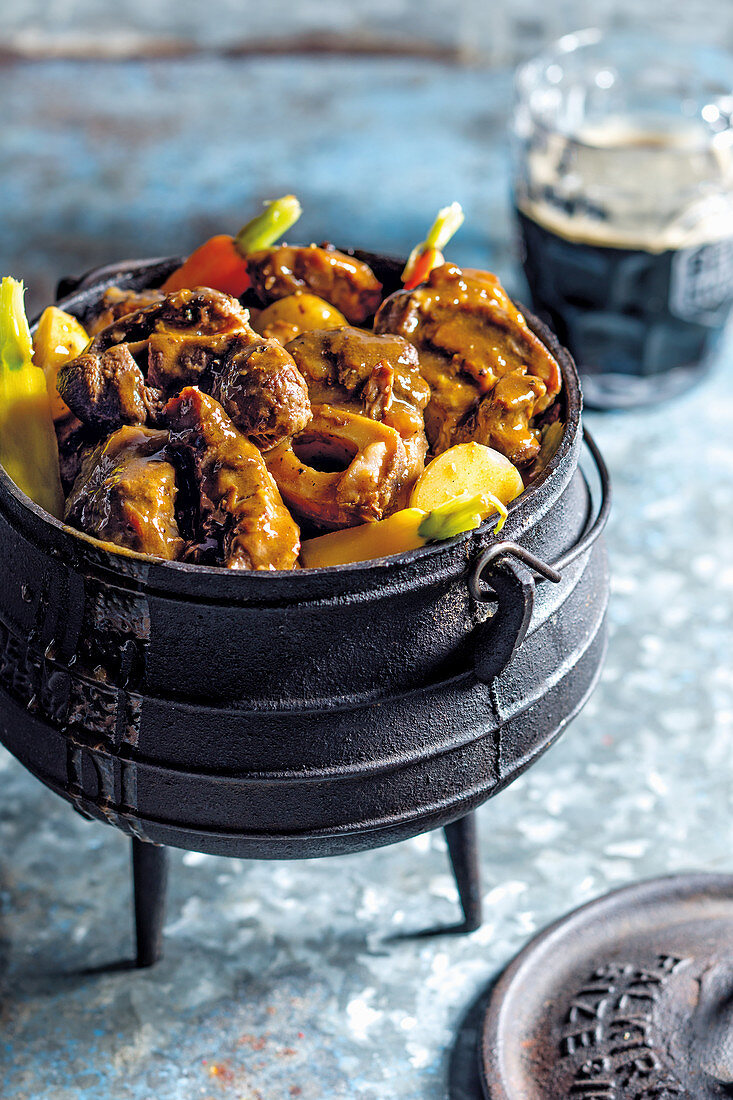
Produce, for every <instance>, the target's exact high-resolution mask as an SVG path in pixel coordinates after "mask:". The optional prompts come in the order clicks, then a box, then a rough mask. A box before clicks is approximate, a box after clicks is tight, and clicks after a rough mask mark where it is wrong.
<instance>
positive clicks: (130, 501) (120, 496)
mask: <svg viewBox="0 0 733 1100" xmlns="http://www.w3.org/2000/svg"><path fill="white" fill-rule="evenodd" d="M167 444H168V433H167V432H162V431H154V430H153V429H151V428H141V427H132V426H129V425H128V426H125V427H122V428H118V429H117V431H116V432H113V433H112V435H111V436H110V437H109V438H108V439H106V440H104V441H103V442H101V443H99V444H97V446H96V447H94V448H92V449H91V450H90V451H89V452H88V453H87V454H86V456H85V457H84V459H83V461H82V466H81V471H80V473H79V476H78V477H77V479H76V482H75V483H74V488H73V489H72V491H71V494H70V495H69V498H68V500H67V501H66V512H65V515H66V520H67V522H68V523H71V524H73V525H74V526H75V527H78V528H80V529H81V530H82V531H86V533H87V534H89V535H94V536H95V537H96V538H98V539H102V540H103V541H105V542H112V543H115V544H116V545H117V546H125V547H127V548H128V549H130V550H137V551H139V552H140V553H142V554H153V555H155V556H156V557H159V558H166V559H168V560H174V559H176V558H178V557H179V556H180V554H181V552H182V550H183V540H182V539H181V537H180V535H179V531H178V526H177V524H176V515H175V502H176V480H175V472H174V469H173V466H172V465H171V463H170V462H169V461H168V457H167V450H166V448H167Z"/></svg>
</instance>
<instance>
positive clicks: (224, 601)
mask: <svg viewBox="0 0 733 1100" xmlns="http://www.w3.org/2000/svg"><path fill="white" fill-rule="evenodd" d="M358 255H363V256H364V257H365V258H367V259H368V260H369V262H371V263H372V265H373V266H374V268H375V270H376V273H377V275H378V277H380V278H381V279H382V281H383V282H384V284H385V289H387V290H389V289H392V288H394V287H395V286H397V285H398V272H399V270H400V267H401V265H400V264H396V263H395V262H394V261H390V260H387V259H385V258H383V257H375V256H373V255H370V254H363V253H360V254H358ZM177 262H179V261H177V260H174V259H171V260H165V261H144V262H135V263H130V264H126V265H122V266H119V265H118V266H116V267H112V268H105V269H98V270H97V271H95V272H93V273H91V274H90V275H89V276H87V277H86V279H84V280H82V281H81V283H78V284H76V289H75V290H74V292H73V293H71V294H69V295H67V297H65V298H63V299H61V300H60V301H59V303H58V304H59V305H60V306H61V307H62V308H64V309H67V310H69V311H70V312H72V313H74V314H76V315H77V316H78V317H79V318H80V319H81V320H82V321H84V319H85V317H86V316H87V315H88V312H89V311H90V309H91V307H92V306H93V305H94V304H95V303H96V302H97V301H98V299H99V298H100V296H101V294H102V293H103V292H104V290H105V289H106V287H107V286H109V285H111V284H112V283H114V284H116V285H121V286H125V287H136V288H142V287H146V286H155V285H159V284H160V282H161V281H162V280H163V279H164V278H165V276H166V275H167V274H168V272H169V271H171V270H172V269H173V267H174V266H175V265H176V263H177ZM68 288H69V284H67V289H68ZM529 320H530V324H531V325H532V327H533V329H534V330H535V332H537V334H538V335H539V336H540V337H541V339H543V340H544V342H545V343H546V344H547V346H548V347H549V348H550V349H551V350H552V352H553V353H554V354H555V356H556V357H557V359H558V360H559V362H560V365H561V368H562V373H563V382H564V386H563V394H562V401H563V402H564V411H563V419H565V421H566V427H565V432H564V435H563V438H562V442H561V444H560V447H559V450H558V452H557V454H556V455H555V457H554V459H553V460H552V462H551V464H550V466H549V468H548V469H547V470H546V471H545V472H544V474H543V476H542V477H540V478H539V479H538V481H537V482H536V483H535V484H533V485H532V486H531V487H530V488H529V489H528V490H527V491H526V492H525V493H524V494H522V496H520V497H519V498H518V499H517V500H516V501H514V502H513V504H512V505H511V506H510V510H509V518H508V520H507V522H506V525H505V527H504V529H503V531H502V532H501V535H500V536H498V537H497V536H495V535H494V534H493V522H492V521H489V523H487V524H485V525H484V526H483V527H481V528H480V529H478V530H477V531H475V532H471V533H470V534H468V535H464V536H460V537H459V538H456V539H454V540H452V541H450V542H446V543H440V544H436V545H432V546H428V547H425V548H423V549H421V550H416V551H412V552H410V553H406V554H402V555H400V556H398V557H392V558H388V559H383V560H380V561H375V562H367V563H363V564H360V565H349V566H342V567H337V568H332V569H324V570H302V571H297V572H288V573H255V572H252V573H250V572H232V571H227V570H223V569H210V568H206V567H201V566H194V565H188V564H182V563H175V562H174V563H170V562H162V561H155V560H153V559H148V558H145V557H143V556H141V555H135V554H132V553H127V552H124V551H123V552H120V551H112V550H110V549H109V548H107V547H106V546H105V545H103V544H101V543H98V542H96V541H95V540H93V539H90V538H88V537H87V536H85V535H83V534H80V533H79V532H78V531H76V530H73V529H72V528H69V527H67V526H65V525H64V524H62V523H60V522H57V521H55V520H54V519H52V518H50V517H49V516H48V515H47V514H46V513H45V512H43V511H42V510H41V509H39V508H38V507H36V506H35V505H34V504H32V503H31V502H30V501H29V500H28V499H27V498H26V497H25V496H24V495H23V494H22V493H21V492H20V491H19V490H18V489H17V488H16V487H15V486H14V485H13V483H12V482H11V481H10V480H9V478H8V477H7V476H6V475H5V473H4V472H3V471H2V470H0V556H1V557H2V562H3V572H2V583H1V584H0V740H2V742H3V743H4V744H5V745H6V746H7V748H8V749H10V751H11V752H12V753H13V754H14V755H15V756H16V757H17V758H18V759H19V760H20V761H21V763H22V764H24V765H25V766H26V767H27V768H29V769H30V771H32V772H33V773H34V774H35V775H36V776H37V777H38V778H39V779H41V780H42V781H43V782H44V783H45V784H47V785H48V786H49V787H51V788H52V789H53V790H55V791H56V792H57V793H59V794H61V795H62V796H63V797H65V798H67V799H68V800H70V801H71V802H72V803H73V804H74V805H75V806H76V808H77V809H78V810H79V811H80V812H81V813H82V814H85V815H87V816H89V817H91V818H97V819H99V820H102V821H106V822H109V823H111V824H113V825H116V826H117V827H118V828H120V829H122V830H123V831H124V832H126V833H128V834H130V835H132V836H133V837H137V838H138V839H142V840H150V841H153V842H156V843H158V844H165V845H174V846H178V847H182V848H189V849H194V850H196V851H201V852H209V853H216V854H221V855H231V856H244V857H257V858H280V857H287V858H292V857H301V856H302V857H310V856H317V855H332V854H337V853H343V852H350V851H356V850H359V849H364V848H371V847H375V846H377V845H380V844H386V843H390V842H392V841H397V840H400V839H403V838H406V837H409V836H413V835H415V834H417V833H420V832H424V831H426V830H428V829H433V828H437V827H439V826H444V825H447V824H449V823H450V822H453V821H456V820H457V819H458V818H460V817H463V816H464V815H466V814H467V813H469V812H470V811H471V810H473V809H474V808H475V807H476V806H477V805H479V804H480V803H481V802H483V801H484V800H485V799H487V798H489V797H491V796H492V795H494V794H496V793H497V792H498V791H500V790H501V789H502V787H504V786H506V784H507V783H509V782H510V781H511V780H512V779H513V778H515V777H516V776H517V775H518V774H519V773H520V772H521V771H522V770H523V769H524V768H526V767H527V766H528V765H529V764H530V763H531V762H532V761H533V760H534V759H535V758H536V757H537V756H538V755H539V754H540V753H541V752H542V751H544V750H545V749H546V748H547V747H548V746H549V745H550V744H551V743H552V741H553V740H554V739H555V737H556V736H557V735H558V734H559V733H560V731H561V730H562V729H563V728H564V726H565V725H566V723H567V722H568V720H569V719H570V718H571V717H572V716H573V715H574V714H575V713H576V712H577V711H578V709H579V708H580V707H581V705H582V704H583V702H584V701H585V699H586V698H587V696H588V694H589V692H590V690H591V688H592V686H593V684H594V682H595V680H596V677H597V675H598V672H599V668H600V664H601V660H602V656H603V650H604V640H605V631H604V615H605V608H606V601H607V594H608V576H607V568H606V559H605V552H604V549H603V545H602V542H601V541H600V540H598V539H597V538H596V536H597V534H598V532H599V531H600V529H601V527H602V524H603V521H604V520H605V514H606V510H607V501H606V502H605V503H604V504H603V505H602V507H601V511H600V514H599V515H598V516H597V517H596V518H594V508H593V504H592V501H591V495H590V492H589V489H588V486H587V483H586V481H585V479H584V477H583V476H582V475H581V473H580V471H579V469H578V457H579V453H580V449H581V443H582V432H581V426H580V414H581V396H580V390H579V385H578V378H577V374H576V371H575V367H574V365H573V363H572V360H571V359H570V357H569V356H568V355H567V353H566V352H564V351H563V349H561V348H560V347H559V346H558V344H557V342H556V340H555V339H554V337H553V336H552V335H551V334H550V333H549V331H548V330H547V329H545V328H544V327H543V326H542V325H541V324H540V323H539V322H537V321H535V320H533V319H532V318H530V319H529ZM593 453H594V455H595V458H596V461H597V463H600V469H601V471H602V472H603V464H602V460H601V459H600V456H599V455H598V454H597V451H595V448H593ZM522 558H524V559H525V560H524V561H522V560H520V559H522ZM543 563H556V571H555V570H553V569H552V568H547V565H546V564H543ZM538 572H539V573H544V574H545V575H546V576H548V577H552V578H553V579H554V580H555V581H556V582H557V583H554V584H553V583H550V581H548V580H542V581H540V583H535V579H534V578H535V576H536V575H537V573H538ZM558 573H559V574H560V579H559V581H558V580H557V577H558Z"/></svg>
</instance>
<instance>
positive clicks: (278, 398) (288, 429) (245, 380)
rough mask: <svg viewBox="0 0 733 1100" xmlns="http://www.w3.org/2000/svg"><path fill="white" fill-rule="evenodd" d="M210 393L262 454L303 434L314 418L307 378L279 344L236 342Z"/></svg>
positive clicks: (266, 341) (270, 341)
mask: <svg viewBox="0 0 733 1100" xmlns="http://www.w3.org/2000/svg"><path fill="white" fill-rule="evenodd" d="M211 392H212V394H213V396H214V397H216V398H217V400H218V401H220V402H221V404H222V405H223V406H224V408H225V409H226V411H227V413H228V414H229V416H230V417H231V418H232V420H233V421H234V423H235V424H236V426H237V427H238V428H239V430H240V431H241V432H243V433H244V435H246V436H247V438H248V439H251V440H252V442H253V443H256V444H257V446H258V447H260V448H261V450H268V449H269V448H270V447H275V446H277V444H278V443H281V442H282V441H283V440H284V439H288V438H289V437H290V436H292V435H295V434H296V433H297V432H300V431H302V430H303V428H305V426H306V424H307V423H308V421H309V420H310V418H311V403H310V399H309V397H308V387H307V386H306V383H305V380H304V378H303V375H302V374H301V373H300V371H299V370H298V368H297V366H296V365H295V361H294V360H293V357H292V356H291V355H290V354H289V353H288V352H287V351H286V350H285V348H284V347H283V346H282V344H280V343H278V341H277V340H258V341H257V342H256V343H251V344H249V345H248V346H245V347H242V346H241V341H238V343H236V344H232V346H231V347H230V349H229V354H228V355H227V357H226V359H225V361H224V363H223V364H222V366H221V368H220V370H219V371H218V372H217V373H216V374H215V375H214V380H213V383H212V386H211Z"/></svg>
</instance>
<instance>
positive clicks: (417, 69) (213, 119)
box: [0, 58, 733, 1100]
mask: <svg viewBox="0 0 733 1100" xmlns="http://www.w3.org/2000/svg"><path fill="white" fill-rule="evenodd" d="M509 86H510V81H509V77H508V75H507V72H506V70H502V69H497V70H496V71H494V72H485V71H478V70H463V69H452V68H450V67H448V66H446V65H441V64H436V63H428V62H419V61H415V60H412V61H398V60H392V61H388V60H373V59H362V60H355V59H353V58H352V59H348V60H344V59H343V58H318V59H316V60H314V59H307V58H298V59H294V60H287V59H284V58H273V59H244V60H228V61H224V60H220V59H219V60H216V59H213V58H208V59H207V58H192V59H189V60H177V61H167V62H163V61H159V62H150V61H149V62H139V63H129V64H124V65H118V64H112V63H107V64H101V63H92V62H89V63H85V64H76V63H69V62H54V63H50V62H44V63H38V62H35V63H24V64H17V65H11V66H6V67H4V68H0V101H2V103H3V105H4V107H5V111H4V125H3V131H2V135H1V136H0V165H1V166H2V167H1V169H0V171H1V173H2V175H1V176H0V196H1V197H2V212H3V218H2V222H1V223H0V268H2V270H8V271H12V272H13V273H15V274H20V275H23V276H25V277H26V278H27V279H28V281H29V283H30V285H31V288H32V296H33V300H34V302H35V303H36V304H40V303H41V302H42V301H43V300H45V299H46V298H48V296H49V294H50V293H51V290H52V287H53V284H54V281H55V279H56V278H57V277H58V276H59V275H61V274H63V273H66V272H73V271H79V270H82V269H83V268H84V267H85V266H89V265H90V264H92V263H96V262H100V261H103V260H111V259H117V258H120V257H124V256H130V255H151V254H155V253H167V252H172V251H177V250H182V251H185V250H186V249H187V248H189V247H190V246H192V245H193V244H194V243H196V242H197V241H198V240H200V239H201V238H202V237H203V236H204V235H205V234H207V233H208V232H209V231H211V230H215V229H225V228H228V227H232V228H234V227H236V226H237V225H238V224H239V222H241V221H242V220H244V219H245V218H246V217H248V216H249V213H250V211H251V209H252V206H253V204H254V203H256V202H258V201H259V200H261V199H263V198H266V197H268V196H272V195H274V194H278V193H281V192H283V191H286V190H290V189H293V188H294V189H296V190H297V191H298V193H299V194H300V195H301V197H302V199H303V201H304V205H305V207H306V215H305V216H304V219H303V233H304V235H305V236H307V237H313V238H320V237H322V236H324V235H328V236H331V237H333V238H334V239H335V240H346V241H354V242H355V243H358V244H363V245H365V246H368V247H374V248H383V249H386V250H394V251H396V252H404V251H406V250H407V248H408V247H409V246H410V245H411V243H412V242H413V241H414V240H415V239H417V238H419V237H420V236H422V234H423V232H424V229H425V227H426V225H427V223H428V222H429V221H430V219H431V217H432V215H433V213H434V210H435V209H436V207H437V206H439V205H440V204H442V203H443V202H445V201H448V200H451V199H453V198H459V199H460V200H461V201H462V202H463V203H464V206H465V207H466V211H467V215H468V218H467V226H466V228H465V229H464V230H463V231H462V233H461V235H460V237H459V238H458V239H457V240H456V242H455V248H454V250H453V252H452V254H453V255H454V256H455V257H456V258H458V259H460V260H464V261H469V262H472V263H481V264H488V265H490V266H493V267H495V268H496V269H497V270H498V271H499V272H500V274H502V275H503V276H504V277H505V278H507V279H508V281H509V284H510V286H511V287H512V288H513V289H515V288H521V282H520V280H519V278H518V276H517V272H516V268H515V266H514V261H513V259H512V256H511V251H510V242H511V236H512V234H511V229H510V223H509V220H508V202H507V198H506V190H507V178H508V170H507V164H506V156H505V146H504V138H503V133H504V120H505V114H506V110H507V104H508V96H509ZM732 360H733V348H732V347H731V345H730V343H729V344H728V345H727V347H726V349H725V351H724V354H723V356H722V360H721V364H720V366H719V368H718V370H717V372H716V373H715V374H714V375H713V376H712V377H711V378H710V379H709V381H707V382H706V383H705V384H704V385H703V386H701V387H700V388H699V389H697V390H696V391H695V392H694V393H692V394H690V395H689V396H687V397H685V398H683V399H681V400H678V401H676V402H675V403H673V404H670V405H668V406H665V407H664V408H661V409H659V410H656V411H652V412H639V413H630V414H623V415H614V416H609V417H606V418H600V417H590V418H589V420H590V422H591V424H592V426H593V428H594V429H595V430H596V431H597V434H598V437H599V439H600V442H601V443H602V445H603V448H604V450H605V453H606V455H607V457H608V459H609V462H610V465H611V469H612V473H613V476H614V481H615V488H616V508H615V513H614V516H613V519H612V522H611V527H610V531H609V537H608V542H609V549H610V553H611V562H612V569H613V576H614V593H613V600H612V606H611V624H612V637H611V646H610V652H609V658H608V664H607V667H606V671H605V674H604V677H603V682H602V684H601V686H600V688H599V690H598V692H597V694H596V695H595V697H594V699H593V701H592V702H591V704H590V705H589V706H588V708H587V709H586V711H585V712H584V714H583V715H582V716H581V717H580V718H579V719H578V720H577V721H576V722H575V723H574V724H573V726H572V727H571V728H570V730H569V731H568V733H567V734H566V736H565V738H564V739H563V740H562V741H561V742H560V744H559V745H558V746H557V747H556V748H554V749H553V750H552V752H551V753H550V754H549V755H548V756H547V757H545V758H544V760H542V761H541V762H540V763H539V764H538V765H537V766H536V767H535V768H533V769H532V770H531V771H530V773H528V774H527V775H526V776H525V777H524V778H523V779H522V780H520V781H519V782H518V783H517V784H515V785H514V786H513V787H512V788H510V789H509V790H508V791H506V792H505V793H504V794H502V795H501V796H500V797H499V798H497V799H496V800H495V801H494V802H492V803H489V804H487V805H486V806H485V807H484V808H483V809H482V810H481V811H480V814H479V823H480V829H481V836H482V844H483V849H482V863H483V873H484V891H485V906H486V923H485V924H484V926H483V928H482V929H481V930H480V931H479V932H477V933H475V934H473V935H471V936H468V937H462V938H460V937H459V938H451V937H438V938H436V939H429V940H424V939H411V938H409V936H408V935H407V934H408V933H410V932H413V931H416V930H419V929H421V928H425V927H429V926H431V925H434V924H436V923H440V922H443V923H446V924H447V923H450V922H451V921H452V920H453V919H454V918H455V915H456V908H455V907H456V895H455V888H454V885H453V881H452V878H451V877H450V875H449V872H448V866H447V859H446V854H445V850H444V846H443V843H442V840H441V839H440V838H439V837H438V836H428V837H423V838H419V839H417V840H414V841H411V842H409V843H405V844H402V845H399V846H396V847H394V848H388V849H383V850H381V851H376V852H372V853H369V854H365V855H359V856H353V857H343V858H339V859H335V860H331V861H322V862H313V861H311V862H304V863H281V864H253V863H237V862H233V861H226V860H220V859H215V858H212V857H204V856H198V855H193V854H186V855H184V854H182V853H177V854H175V855H174V858H173V868H172V895H171V901H170V910H169V919H168V926H167V930H166V950H167V956H166V959H165V961H164V962H163V963H162V964H161V965H160V966H159V967H158V968H157V969H155V970H153V971H151V972H145V973H135V972H131V971H124V970H122V971H118V972H105V971H104V970H103V969H102V968H103V967H104V966H105V965H107V964H109V963H111V962H114V961H115V960H116V959H118V958H119V956H120V954H121V953H123V952H127V953H130V952H131V940H130V934H131V929H130V923H131V914H130V901H129V879H128V852H127V844H126V842H125V840H124V838H123V837H122V836H121V835H118V834H117V833H115V832H113V831H112V830H111V829H106V828H105V827H103V826H100V825H90V824H87V823H85V822H83V821H82V820H81V819H80V818H78V817H76V816H75V814H74V813H73V811H72V810H71V809H70V808H69V807H68V806H66V805H65V804H64V803H62V802H61V801H60V800H59V799H57V798H55V797H54V796H53V795H52V794H50V793H49V792H47V791H46V790H44V789H43V788H42V787H41V786H40V785H39V784H37V783H36V782H35V781H34V780H33V779H32V778H31V777H30V776H29V775H27V774H26V773H25V772H24V771H23V770H22V769H21V768H20V767H19V766H18V765H17V764H16V763H15V762H14V761H13V760H12V759H10V758H9V757H8V756H7V755H6V754H0V851H1V852H2V855H0V902H1V908H0V1020H1V1021H2V1024H1V1031H0V1080H1V1081H2V1086H1V1087H0V1095H2V1097H3V1100H111V1098H114V1100H153V1098H154V1100H193V1098H199V1097H200V1098H203V1100H219V1098H221V1100H228V1098H231V1100H283V1098H286V1100H288V1098H289V1097H295V1096H300V1097H303V1098H304V1100H326V1098H329V1100H330V1098H337V1100H342V1098H343V1100H347V1098H349V1100H352V1098H354V1097H363V1098H364V1100H386V1098H387V1097H389V1098H390V1100H439V1098H446V1097H447V1096H448V1095H449V1092H448V1085H447V1072H448V1069H447V1067H448V1057H449V1052H450V1048H451V1045H452V1043H453V1040H454V1037H455V1029H456V1027H457V1025H458V1023H459V1021H460V1019H461V1017H462V1016H463V1014H464V1012H465V1010H466V1009H467V1007H468V1006H469V1004H470V1003H471V1001H472V1000H473V999H474V997H475V996H476V995H477V994H478V992H479V991H480V990H481V988H482V987H483V986H484V985H485V983H486V982H487V981H488V980H489V979H490V978H491V976H492V975H493V974H495V973H496V972H497V970H498V969H499V968H500V967H501V966H502V965H503V964H504V963H505V962H506V961H507V960H508V959H509V957H510V956H511V955H512V954H513V953H514V952H515V951H516V950H517V949H518V948H519V947H520V946H521V945H522V944H523V943H524V942H525V941H526V939H527V938H528V936H530V935H531V934H532V933H533V932H534V931H535V930H536V929H538V928H539V927H541V926H542V925H544V924H545V923H546V922H548V921H549V920H551V919H553V918H555V917H557V916H559V915H560V914H562V913H564V912H565V911H566V910H567V909H568V908H569V907H570V906H572V905H575V904H577V903H579V902H581V901H583V900H586V899H588V898H590V897H592V896H594V895H596V894H598V893H601V892H603V891H605V890H607V889H608V888H610V887H613V886H617V885H620V884H622V883H625V882H629V881H631V880H633V879H636V878H639V877H642V876H647V875H653V874H658V873H662V872H665V871H673V870H676V869H681V868H699V869H708V870H725V869H729V868H730V852H731V849H732V847H733V845H732V841H733V813H732V811H733V805H732V803H733V752H732V751H731V748H732V728H731V727H732V725H733V675H732V673H731V668H733V662H732V661H731V656H732V654H731V641H732V637H733V631H732V628H731V621H732V611H733V565H732V564H731V553H730V547H731V543H732V541H733V484H732V483H731V470H732V469H733V442H732V441H731V433H730V423H731V420H732V418H733V399H732V398H731V394H730V390H731V370H732V369H733V362H732ZM403 937H404V938H403ZM451 1100H458V1094H456V1095H454V1096H452V1097H451ZM460 1100H475V1098H474V1095H473V1094H469V1093H467V1092H464V1093H462V1094H461V1095H460Z"/></svg>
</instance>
